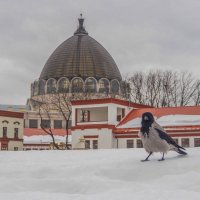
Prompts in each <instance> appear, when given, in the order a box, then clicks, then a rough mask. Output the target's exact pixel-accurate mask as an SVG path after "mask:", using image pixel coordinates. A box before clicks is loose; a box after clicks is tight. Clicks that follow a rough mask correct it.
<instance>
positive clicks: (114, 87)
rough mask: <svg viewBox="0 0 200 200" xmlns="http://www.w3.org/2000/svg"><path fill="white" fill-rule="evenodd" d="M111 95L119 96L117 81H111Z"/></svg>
mask: <svg viewBox="0 0 200 200" xmlns="http://www.w3.org/2000/svg"><path fill="white" fill-rule="evenodd" d="M111 93H113V94H119V82H118V81H117V80H112V81H111Z"/></svg>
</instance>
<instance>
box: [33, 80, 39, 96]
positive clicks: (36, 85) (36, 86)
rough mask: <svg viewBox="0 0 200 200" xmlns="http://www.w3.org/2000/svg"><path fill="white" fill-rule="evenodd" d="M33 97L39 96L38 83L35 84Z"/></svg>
mask: <svg viewBox="0 0 200 200" xmlns="http://www.w3.org/2000/svg"><path fill="white" fill-rule="evenodd" d="M33 95H34V96H36V95H38V82H37V81H35V82H34V84H33Z"/></svg>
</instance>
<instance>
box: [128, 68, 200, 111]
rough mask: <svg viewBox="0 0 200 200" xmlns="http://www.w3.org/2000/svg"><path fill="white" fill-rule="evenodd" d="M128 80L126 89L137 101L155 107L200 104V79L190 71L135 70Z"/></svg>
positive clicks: (133, 99) (134, 100)
mask: <svg viewBox="0 0 200 200" xmlns="http://www.w3.org/2000/svg"><path fill="white" fill-rule="evenodd" d="M126 82H127V83H128V84H129V87H128V88H127V89H126V91H128V93H129V96H130V100H131V101H133V102H135V103H140V104H146V105H150V106H154V107H170V106H172V107H177V106H187V105H200V80H198V79H197V78H194V76H193V75H192V74H191V73H188V72H175V71H170V70H166V71H161V70H154V71H153V70H152V71H148V72H135V73H134V74H133V75H132V76H130V77H129V78H126Z"/></svg>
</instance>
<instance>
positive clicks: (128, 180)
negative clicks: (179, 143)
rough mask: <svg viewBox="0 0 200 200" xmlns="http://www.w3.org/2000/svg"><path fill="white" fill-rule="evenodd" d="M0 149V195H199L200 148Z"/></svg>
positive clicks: (118, 198) (31, 198)
mask: <svg viewBox="0 0 200 200" xmlns="http://www.w3.org/2000/svg"><path fill="white" fill-rule="evenodd" d="M187 152H188V153H189V155H188V156H185V157H181V156H178V155H177V154H176V153H174V152H170V153H168V155H167V156H166V160H165V161H164V162H158V161H157V159H159V158H160V157H161V154H155V155H153V156H152V158H151V159H150V160H151V161H149V162H145V163H143V162H140V160H141V159H143V158H145V157H146V155H147V154H146V153H145V151H144V150H143V149H123V150H91V151H89V150H88V151H29V152H28V151H27V152H0V160H1V163H0V200H68V199H69V200H129V199H130V200H131V199H132V200H134V199H137V200H142V199H144V200H159V199H162V200H163V199H164V200H165V199H166V200H168V199H170V200H173V199H177V200H180V199H181V200H186V199H187V200H188V199H191V200H199V199H200V148H194V149H188V150H187Z"/></svg>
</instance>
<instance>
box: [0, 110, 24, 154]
mask: <svg viewBox="0 0 200 200" xmlns="http://www.w3.org/2000/svg"><path fill="white" fill-rule="evenodd" d="M23 131H24V114H23V113H19V112H11V111H4V110H0V150H1V151H8V150H9V151H19V150H23Z"/></svg>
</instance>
